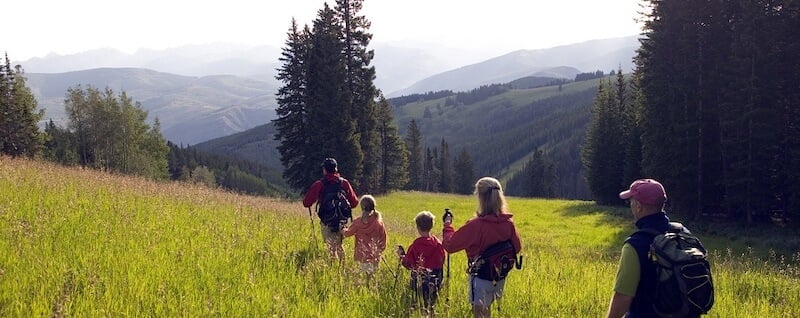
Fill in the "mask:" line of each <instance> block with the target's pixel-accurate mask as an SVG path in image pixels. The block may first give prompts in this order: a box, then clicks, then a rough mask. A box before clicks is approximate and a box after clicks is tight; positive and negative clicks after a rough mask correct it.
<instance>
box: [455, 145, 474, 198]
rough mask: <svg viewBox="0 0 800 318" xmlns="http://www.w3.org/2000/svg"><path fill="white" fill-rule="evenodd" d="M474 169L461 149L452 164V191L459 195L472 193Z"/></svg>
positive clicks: (470, 160) (467, 154)
mask: <svg viewBox="0 0 800 318" xmlns="http://www.w3.org/2000/svg"><path fill="white" fill-rule="evenodd" d="M475 180H476V178H475V167H474V165H473V163H472V158H471V157H470V155H469V153H468V152H467V149H466V148H461V151H459V153H458V155H457V156H456V159H455V161H454V162H453V190H454V191H455V192H456V193H460V194H470V193H472V188H473V183H474V182H475Z"/></svg>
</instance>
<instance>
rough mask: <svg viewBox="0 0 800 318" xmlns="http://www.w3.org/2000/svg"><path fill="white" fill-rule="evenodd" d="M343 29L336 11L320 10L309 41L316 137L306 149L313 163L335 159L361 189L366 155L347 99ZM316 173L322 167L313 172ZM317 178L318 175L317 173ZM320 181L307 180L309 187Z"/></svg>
mask: <svg viewBox="0 0 800 318" xmlns="http://www.w3.org/2000/svg"><path fill="white" fill-rule="evenodd" d="M341 34H342V30H341V27H340V24H339V21H338V19H337V17H336V14H335V12H334V11H333V10H332V9H330V8H329V7H328V5H327V4H325V5H324V8H323V9H322V10H320V11H319V13H318V17H317V19H315V20H314V27H313V30H312V33H311V36H310V38H309V41H310V50H309V55H308V59H307V63H308V64H307V65H308V68H307V74H306V75H307V77H306V78H307V86H306V96H307V98H306V105H305V109H306V112H307V114H308V129H309V131H311V132H312V134H313V137H312V138H310V139H309V142H308V147H307V148H306V149H311V150H313V153H312V154H311V156H310V157H311V159H312V162H316V163H317V164H318V163H320V162H322V160H323V159H324V158H326V157H333V158H336V160H337V162H338V164H339V171H340V172H342V174H343V175H344V176H345V177H348V178H350V180H351V181H352V184H353V186H354V187H355V188H356V189H358V187H359V184H358V180H359V179H360V173H361V171H360V169H361V168H362V160H363V153H362V152H361V147H360V141H359V139H358V135H357V123H356V121H357V119H356V118H354V117H353V116H352V114H353V112H354V108H353V106H352V104H351V103H350V100H348V96H347V92H348V90H347V86H346V84H347V83H346V79H347V72H346V65H345V61H344V59H343V58H342V55H341V52H343V50H344V46H343V43H342V41H341V40H340V37H341ZM314 170H316V171H317V172H319V171H320V169H319V168H317V169H314ZM317 175H318V174H317ZM315 179H317V178H310V179H308V180H306V182H305V184H307V185H310V184H311V182H312V181H314V180H315Z"/></svg>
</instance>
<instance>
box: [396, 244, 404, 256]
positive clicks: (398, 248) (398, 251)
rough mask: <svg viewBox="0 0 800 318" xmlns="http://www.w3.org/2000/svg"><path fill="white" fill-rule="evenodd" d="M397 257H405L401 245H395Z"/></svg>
mask: <svg viewBox="0 0 800 318" xmlns="http://www.w3.org/2000/svg"><path fill="white" fill-rule="evenodd" d="M397 256H398V257H403V256H406V251H405V250H403V246H402V245H397Z"/></svg>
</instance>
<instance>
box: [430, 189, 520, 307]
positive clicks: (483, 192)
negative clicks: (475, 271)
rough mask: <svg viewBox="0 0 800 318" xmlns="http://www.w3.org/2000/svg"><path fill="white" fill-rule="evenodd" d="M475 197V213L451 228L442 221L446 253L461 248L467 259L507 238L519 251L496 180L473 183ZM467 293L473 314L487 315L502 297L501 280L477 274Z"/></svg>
mask: <svg viewBox="0 0 800 318" xmlns="http://www.w3.org/2000/svg"><path fill="white" fill-rule="evenodd" d="M475 194H476V195H477V199H478V210H477V212H476V216H475V217H473V218H472V219H470V220H469V221H467V222H466V224H464V225H463V226H462V227H461V228H459V229H458V230H455V229H454V228H453V226H452V222H450V221H448V220H445V222H444V227H443V229H442V237H443V239H444V240H443V246H444V248H445V250H446V251H447V252H448V253H455V252H458V251H461V250H465V251H466V253H467V257H468V258H469V260H470V262H471V263H472V262H473V261H475V260H476V258H477V257H478V256H480V255H481V253H482V252H483V251H484V250H486V249H487V248H488V247H489V246H492V245H494V244H496V243H499V242H503V241H510V242H511V245H512V246H513V249H514V252H513V253H514V254H515V255H516V254H519V252H520V251H521V249H522V243H521V241H520V238H519V233H518V232H517V228H516V226H515V225H514V222H513V220H512V216H513V215H512V214H511V213H508V206H507V204H506V199H505V195H504V194H503V189H502V187H501V185H500V181H498V180H497V179H495V178H492V177H484V178H481V179H479V180H478V182H476V183H475ZM469 279H470V282H469V286H470V287H469V288H470V291H469V295H470V299H469V301H470V304H472V312H473V314H474V315H475V317H490V316H491V305H492V303H493V302H494V301H495V300H496V299H499V298H501V297H502V296H503V289H504V287H505V279H499V280H487V279H483V278H481V277H478V276H477V275H470V277H469Z"/></svg>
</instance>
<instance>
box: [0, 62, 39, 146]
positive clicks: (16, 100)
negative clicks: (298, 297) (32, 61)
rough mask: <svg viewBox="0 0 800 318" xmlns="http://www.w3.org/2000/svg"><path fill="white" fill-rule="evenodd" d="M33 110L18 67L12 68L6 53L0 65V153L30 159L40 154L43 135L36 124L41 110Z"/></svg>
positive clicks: (35, 106)
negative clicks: (3, 62) (2, 63)
mask: <svg viewBox="0 0 800 318" xmlns="http://www.w3.org/2000/svg"><path fill="white" fill-rule="evenodd" d="M36 108H37V102H36V98H35V97H34V96H33V93H31V90H30V88H28V86H27V84H26V78H25V74H24V71H23V70H22V66H20V65H17V66H16V67H14V68H12V66H11V61H10V59H9V58H8V54H6V55H5V64H4V65H0V116H1V117H0V153H4V154H7V155H11V156H15V157H16V156H26V157H31V158H32V157H34V156H35V155H36V154H38V153H39V152H40V151H41V148H42V144H43V143H44V135H43V134H42V133H41V132H40V131H39V127H38V126H37V123H38V122H39V120H41V119H42V116H43V115H44V111H43V110H39V111H37V110H36Z"/></svg>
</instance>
